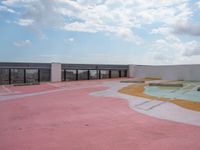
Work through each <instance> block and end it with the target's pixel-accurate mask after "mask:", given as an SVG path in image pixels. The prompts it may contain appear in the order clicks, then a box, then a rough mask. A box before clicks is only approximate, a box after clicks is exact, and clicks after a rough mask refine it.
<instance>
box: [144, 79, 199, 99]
mask: <svg viewBox="0 0 200 150" xmlns="http://www.w3.org/2000/svg"><path fill="white" fill-rule="evenodd" d="M183 85H184V86H183V87H181V88H180V87H161V86H147V87H145V90H144V93H145V94H148V95H151V96H156V97H163V98H176V99H184V100H189V101H195V102H200V92H198V91H197V88H198V87H200V82H183Z"/></svg>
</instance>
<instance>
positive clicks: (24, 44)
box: [13, 40, 32, 47]
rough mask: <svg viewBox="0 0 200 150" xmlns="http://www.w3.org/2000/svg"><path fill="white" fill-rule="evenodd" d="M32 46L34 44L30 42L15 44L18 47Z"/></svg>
mask: <svg viewBox="0 0 200 150" xmlns="http://www.w3.org/2000/svg"><path fill="white" fill-rule="evenodd" d="M31 44H32V42H31V41H30V40H23V41H16V42H14V43H13V45H15V46H17V47H23V46H29V45H31Z"/></svg>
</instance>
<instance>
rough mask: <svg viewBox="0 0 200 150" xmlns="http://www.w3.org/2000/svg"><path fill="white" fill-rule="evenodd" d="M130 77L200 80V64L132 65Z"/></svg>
mask: <svg viewBox="0 0 200 150" xmlns="http://www.w3.org/2000/svg"><path fill="white" fill-rule="evenodd" d="M129 77H160V78H162V79H165V80H193V81H194V80H197V81H200V65H172V66H142V65H130V66H129Z"/></svg>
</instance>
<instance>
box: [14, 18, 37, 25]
mask: <svg viewBox="0 0 200 150" xmlns="http://www.w3.org/2000/svg"><path fill="white" fill-rule="evenodd" d="M33 23H34V20H32V19H19V20H18V22H17V24H19V25H21V26H30V25H32V24H33Z"/></svg>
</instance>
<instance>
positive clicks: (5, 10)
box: [0, 5, 15, 13]
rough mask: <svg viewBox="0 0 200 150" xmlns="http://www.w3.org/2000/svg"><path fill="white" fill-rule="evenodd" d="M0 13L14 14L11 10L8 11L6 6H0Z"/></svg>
mask: <svg viewBox="0 0 200 150" xmlns="http://www.w3.org/2000/svg"><path fill="white" fill-rule="evenodd" d="M0 12H9V13H15V11H14V10H13V9H10V8H8V7H7V6H1V5H0Z"/></svg>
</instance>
